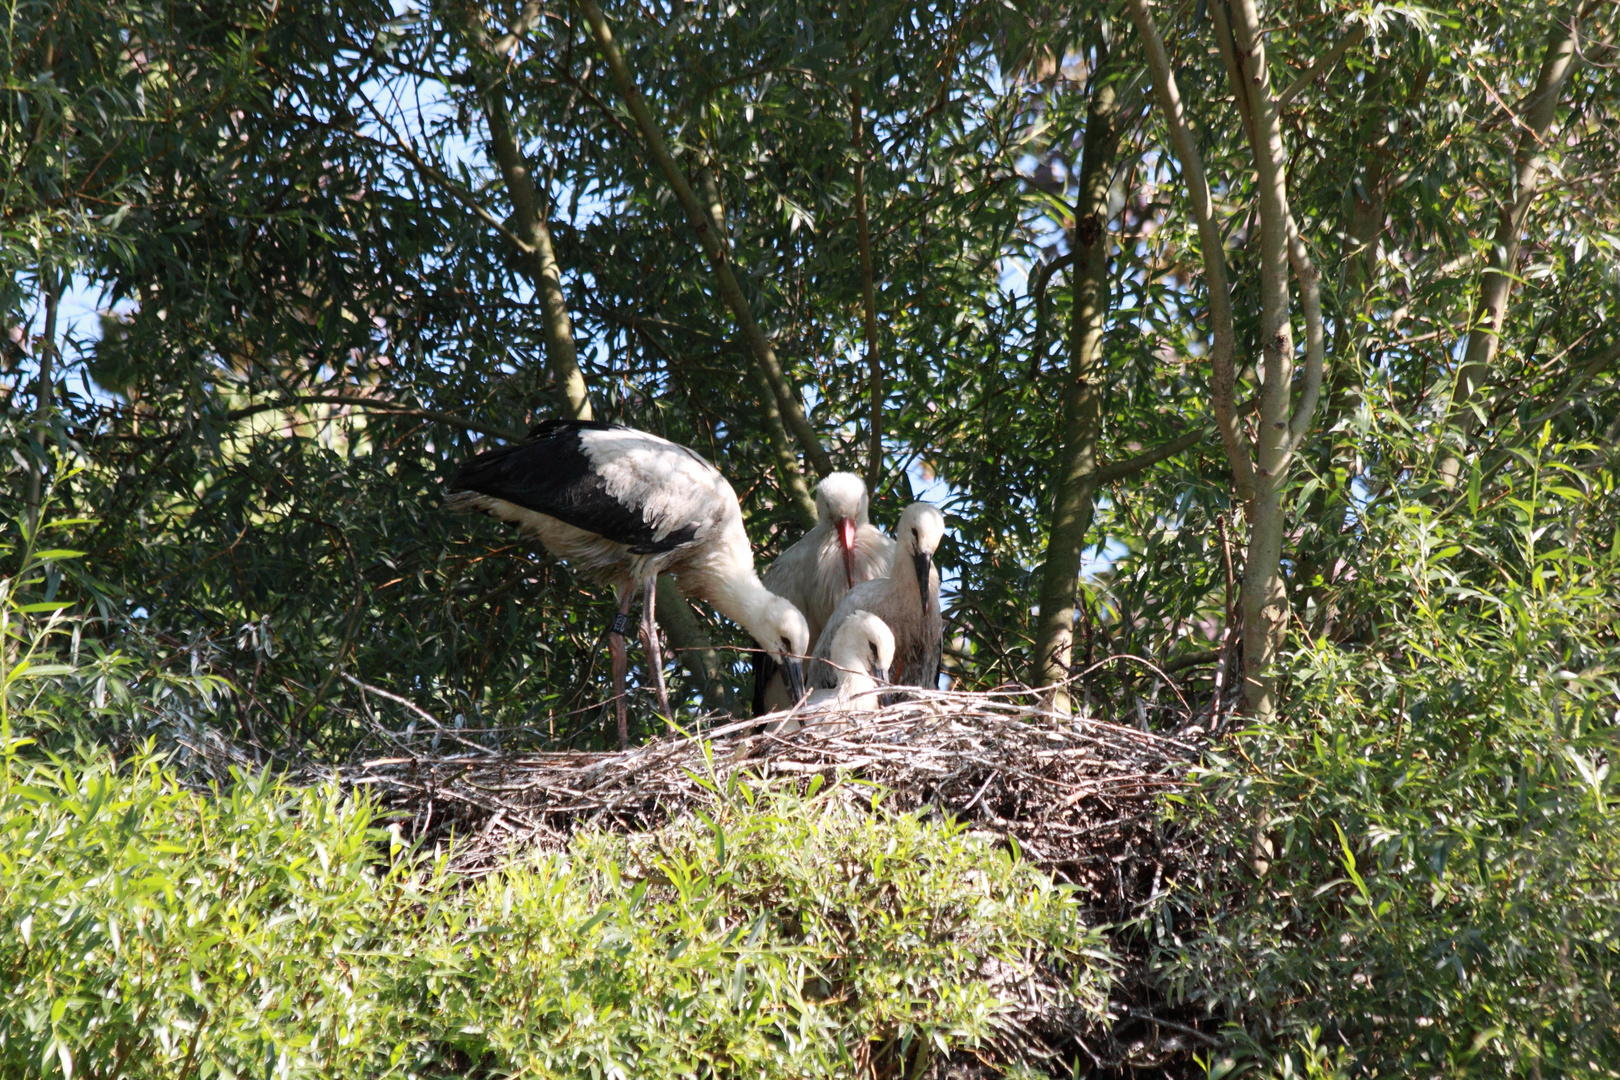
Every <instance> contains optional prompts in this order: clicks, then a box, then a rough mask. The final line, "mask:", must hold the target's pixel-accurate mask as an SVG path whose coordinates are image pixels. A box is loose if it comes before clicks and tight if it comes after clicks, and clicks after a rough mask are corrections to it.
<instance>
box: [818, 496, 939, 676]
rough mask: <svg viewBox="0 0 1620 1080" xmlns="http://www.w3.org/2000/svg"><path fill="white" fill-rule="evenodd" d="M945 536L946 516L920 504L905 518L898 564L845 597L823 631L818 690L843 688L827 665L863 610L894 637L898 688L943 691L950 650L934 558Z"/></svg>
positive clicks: (896, 554)
mask: <svg viewBox="0 0 1620 1080" xmlns="http://www.w3.org/2000/svg"><path fill="white" fill-rule="evenodd" d="M944 536H945V515H943V514H941V513H940V512H939V510H937V509H936V508H935V507H932V506H930V505H928V504H927V503H921V502H916V503H912V504H911V505H910V506H908V507H906V508H905V510H904V511H903V512H902V513H901V515H900V525H899V527H898V528H897V529H896V530H895V543H896V547H895V552H894V561H893V563H892V564H891V566H890V567H889V573H888V576H887V577H881V578H876V579H874V580H872V581H867V582H863V583H862V584H860V585H857V586H855V587H854V588H853V589H851V590H849V592H847V593H845V594H844V598H843V599H842V600H840V601H839V602H838V607H837V608H835V609H834V610H833V613H832V616H831V617H830V618H828V620H827V625H826V626H824V627H823V628H822V631H821V637H820V638H819V639H817V641H816V650H815V655H814V658H813V659H812V660H811V661H810V671H809V682H810V685H811V686H813V687H825V688H831V687H834V686H836V685H837V671H836V669H835V668H834V667H833V666H832V665H831V664H829V663H828V662H827V661H828V660H829V659H831V657H832V648H833V642H834V641H836V640H837V639H838V633H839V630H840V628H841V627H842V625H843V623H844V622H845V621H846V620H848V619H851V618H853V617H854V616H855V613H856V612H858V611H869V612H871V613H872V614H874V615H876V616H877V617H878V618H880V619H882V620H883V621H884V622H885V623H887V624H888V626H889V629H890V630H891V631H893V633H894V643H895V655H894V666H893V668H892V671H893V679H892V680H891V681H892V682H893V683H894V684H895V685H897V686H926V687H928V688H929V689H930V690H934V689H938V687H939V662H940V658H941V656H942V655H943V654H944V647H945V620H944V618H943V617H942V616H941V614H940V610H939V568H938V567H936V566H935V565H934V553H935V552H936V551H938V550H939V542H940V540H941V539H943V538H944Z"/></svg>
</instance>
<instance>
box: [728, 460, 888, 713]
mask: <svg viewBox="0 0 1620 1080" xmlns="http://www.w3.org/2000/svg"><path fill="white" fill-rule="evenodd" d="M867 507H868V503H867V495H866V484H865V482H864V481H862V480H861V478H860V477H858V476H856V475H855V474H854V473H847V472H835V473H828V474H827V475H826V476H824V477H822V479H821V483H819V484H818V485H816V519H817V520H816V524H815V525H814V526H812V527H811V529H810V531H809V532H807V533H805V534H804V535H803V536H801V537H800V538H799V539H798V541H797V542H796V543H795V544H793V546H791V547H789V548H788V549H787V550H786V551H784V552H782V554H780V555H778V556H777V557H776V561H775V562H773V563H771V565H770V567H769V569H767V570H766V571H765V587H766V588H767V589H769V590H771V592H773V593H776V594H777V595H778V596H785V597H787V598H788V599H789V600H791V601H792V602H793V604H794V606H795V607H797V608H798V609H799V610H800V611H802V612H804V617H805V619H806V621H808V622H809V623H810V640H811V642H812V643H814V642H815V641H816V640H817V639H818V638H819V637H820V636H821V628H822V626H824V625H825V624H826V622H827V619H828V618H829V617H830V616H831V615H832V613H833V609H834V608H836V607H837V606H838V601H840V600H842V599H843V598H844V594H845V593H847V592H848V591H849V590H850V589H851V588H852V587H854V586H856V585H859V584H860V583H861V582H863V581H871V580H872V579H873V578H876V577H882V576H883V575H884V574H887V573H888V572H889V563H890V561H891V560H892V559H893V558H894V541H893V540H890V539H889V538H888V537H887V536H884V535H883V530H882V529H879V528H878V527H877V526H875V525H873V524H872V523H871V522H870V521H868V520H867ZM794 703H795V702H794V700H793V699H791V698H789V697H788V687H787V684H786V683H785V682H784V681H783V679H782V673H781V672H780V671H778V670H777V669H776V665H775V664H774V663H773V662H772V661H771V659H770V658H769V657H767V656H762V655H759V654H755V657H754V715H755V716H759V715H762V714H764V713H767V712H775V711H777V710H779V709H786V708H788V707H790V706H792V705H793V704H794Z"/></svg>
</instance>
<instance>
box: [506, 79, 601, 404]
mask: <svg viewBox="0 0 1620 1080" xmlns="http://www.w3.org/2000/svg"><path fill="white" fill-rule="evenodd" d="M484 115H485V117H486V118H487V119H488V121H489V134H490V145H491V148H492V149H493V150H494V153H495V161H496V163H497V164H498V165H499V166H500V170H501V177H502V178H503V179H504V180H505V181H506V190H507V193H508V194H509V195H510V196H511V198H512V209H513V215H512V224H513V229H514V231H515V232H516V233H517V235H518V237H519V238H521V239H522V240H523V243H524V245H525V246H526V248H527V249H528V250H527V251H526V252H525V254H524V261H525V263H526V264H527V266H528V270H529V277H530V279H531V280H532V281H533V283H534V290H535V292H537V293H539V294H540V307H541V310H542V311H544V312H545V334H546V363H547V365H548V366H549V367H550V368H551V377H552V381H553V382H554V383H555V384H556V388H557V403H558V405H560V406H561V407H562V410H563V414H564V415H565V416H567V417H569V418H570V419H574V420H590V419H591V418H592V416H593V413H592V410H591V399H590V395H589V394H588V393H587V392H586V390H585V376H584V374H583V373H582V372H581V371H580V370H579V355H578V352H577V350H576V348H575V345H574V327H573V322H572V320H570V319H569V317H568V299H567V297H566V296H565V295H564V293H563V287H562V268H561V267H560V266H559V265H558V264H557V252H556V249H555V247H553V245H552V242H551V228H550V226H548V225H547V224H546V214H545V209H544V207H543V206H542V205H541V201H540V198H539V196H538V195H537V193H536V192H535V187H534V173H533V170H532V169H531V168H530V167H529V162H528V159H527V158H525V157H524V154H523V151H522V149H521V148H520V147H519V146H518V142H517V136H516V135H515V134H514V132H513V130H512V118H511V115H510V114H509V113H508V111H507V107H506V90H505V89H504V88H503V87H501V86H492V87H490V88H489V89H488V90H487V91H486V92H485V94H484Z"/></svg>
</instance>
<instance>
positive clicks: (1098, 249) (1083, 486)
mask: <svg viewBox="0 0 1620 1080" xmlns="http://www.w3.org/2000/svg"><path fill="white" fill-rule="evenodd" d="M1111 74H1112V68H1111V67H1110V66H1109V64H1108V62H1107V57H1106V54H1104V56H1102V57H1100V58H1099V62H1098V63H1097V65H1096V68H1095V70H1094V71H1093V74H1092V86H1091V100H1090V103H1089V105H1088V106H1087V109H1086V128H1085V135H1084V137H1083V139H1082V143H1081V151H1080V175H1079V178H1078V179H1079V186H1080V191H1079V197H1078V200H1077V205H1076V208H1075V222H1074V231H1073V233H1072V236H1071V241H1070V244H1069V250H1070V252H1071V253H1072V254H1073V256H1074V266H1073V268H1072V269H1071V270H1070V271H1069V276H1070V284H1071V286H1072V288H1073V290H1074V305H1073V307H1072V309H1071V311H1070V317H1069V370H1068V378H1067V385H1066V386H1065V387H1064V393H1063V445H1062V449H1061V450H1060V451H1059V456H1058V465H1057V469H1056V470H1055V472H1054V476H1053V500H1052V522H1051V527H1050V528H1049V529H1048V530H1047V541H1046V562H1045V567H1044V569H1043V570H1042V573H1041V601H1040V603H1041V611H1040V617H1039V622H1038V624H1037V627H1036V635H1035V670H1034V671H1033V672H1032V673H1031V675H1032V681H1033V682H1034V683H1035V685H1037V686H1044V687H1049V688H1050V689H1049V690H1048V701H1049V707H1050V708H1051V709H1052V710H1053V711H1055V712H1060V713H1065V714H1066V713H1068V712H1069V711H1070V710H1071V708H1072V703H1071V702H1070V699H1069V690H1068V685H1069V674H1070V668H1071V661H1072V659H1073V652H1074V620H1075V614H1076V599H1077V597H1078V595H1079V583H1080V567H1081V562H1082V560H1083V558H1084V555H1085V541H1086V534H1087V533H1088V532H1090V530H1091V519H1092V515H1093V513H1094V510H1095V503H1094V499H1095V495H1096V491H1097V483H1098V479H1097V472H1098V469H1097V439H1098V436H1099V435H1100V434H1101V432H1102V398H1103V392H1104V379H1103V371H1102V368H1103V363H1102V361H1103V336H1104V328H1105V325H1106V323H1107V319H1108V308H1109V288H1108V246H1109V238H1108V189H1109V186H1110V184H1111V182H1112V180H1113V174H1114V159H1115V158H1116V157H1117V156H1118V150H1119V123H1118V122H1119V101H1118V99H1117V97H1116V94H1115V88H1114V85H1113V80H1112V78H1111Z"/></svg>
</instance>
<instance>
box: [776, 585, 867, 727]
mask: <svg viewBox="0 0 1620 1080" xmlns="http://www.w3.org/2000/svg"><path fill="white" fill-rule="evenodd" d="M828 660H830V661H831V663H832V666H833V669H834V671H835V673H836V675H837V677H838V687H837V689H834V690H827V689H821V690H813V691H811V693H810V696H809V697H808V698H806V699H805V700H804V703H803V704H802V705H801V706H800V707H799V708H798V709H796V710H795V711H794V713H793V715H792V716H790V717H788V718H787V719H786V720H783V721H781V722H780V723H779V724H777V725H776V727H775V731H776V733H777V734H778V735H790V734H792V733H793V732H795V731H798V730H799V728H800V726H801V721H804V720H807V719H809V716H810V715H815V714H823V713H849V712H860V711H870V710H872V709H875V708H877V707H878V687H879V686H880V685H881V684H883V683H886V682H888V681H889V665H891V664H892V663H894V634H893V632H891V631H890V630H889V625H888V624H887V623H885V622H884V621H883V620H882V619H880V618H878V617H877V616H876V615H873V614H872V613H871V612H870V611H856V612H853V613H851V615H850V616H849V618H847V619H845V620H844V621H843V623H842V624H841V625H840V626H839V627H838V634H837V636H836V637H835V638H834V639H833V642H832V646H831V651H830V655H829V656H828ZM767 730H770V729H769V728H767Z"/></svg>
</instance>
